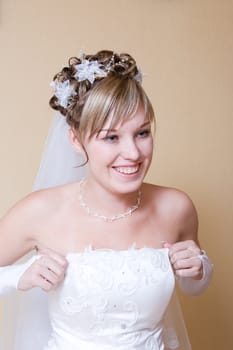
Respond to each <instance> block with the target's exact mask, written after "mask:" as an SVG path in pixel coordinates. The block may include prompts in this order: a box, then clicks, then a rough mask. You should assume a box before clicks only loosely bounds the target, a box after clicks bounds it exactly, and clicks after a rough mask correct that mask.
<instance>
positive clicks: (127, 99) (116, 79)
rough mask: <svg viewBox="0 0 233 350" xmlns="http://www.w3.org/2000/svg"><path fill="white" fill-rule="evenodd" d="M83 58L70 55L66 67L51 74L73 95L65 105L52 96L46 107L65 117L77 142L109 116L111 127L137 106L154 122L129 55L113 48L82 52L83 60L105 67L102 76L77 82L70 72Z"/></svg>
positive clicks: (97, 129)
mask: <svg viewBox="0 0 233 350" xmlns="http://www.w3.org/2000/svg"><path fill="white" fill-rule="evenodd" d="M82 60H83V57H82V59H80V58H76V57H72V58H70V59H69V67H64V68H63V69H62V71H61V72H59V73H58V74H56V75H55V77H54V81H55V82H64V81H67V80H68V81H69V84H70V86H71V87H72V88H73V91H74V94H73V95H72V96H70V99H69V105H68V106H67V108H64V107H63V106H61V104H60V103H59V99H58V98H57V96H56V95H54V96H53V97H52V98H51V99H50V106H51V107H52V108H53V109H56V110H59V111H60V112H61V114H63V115H64V116H65V117H66V120H67V123H68V124H69V125H70V126H71V127H72V128H73V130H74V131H75V132H76V133H77V135H78V136H79V139H80V141H82V139H83V138H84V136H85V135H86V134H87V133H88V134H89V137H92V136H93V135H94V134H96V133H98V131H99V130H101V129H102V128H103V126H104V124H105V123H106V121H107V120H108V118H109V117H110V116H111V127H113V128H114V126H116V124H118V123H119V122H123V121H124V120H126V119H128V118H130V117H132V116H133V115H134V114H135V113H136V112H137V110H138V108H139V107H141V108H142V109H143V110H144V112H145V114H146V116H148V119H149V121H151V122H154V111H153V107H152V105H151V102H150V100H149V98H148V96H147V94H146V93H145V91H144V89H143V87H142V86H141V83H140V81H139V77H140V72H139V70H138V68H137V65H136V62H135V60H134V58H133V57H132V56H130V55H129V54H125V53H124V54H119V55H117V54H116V53H114V52H113V51H107V50H104V51H99V52H98V53H97V54H95V55H86V56H85V60H88V61H89V62H92V61H97V62H98V64H99V65H100V66H101V67H102V68H103V69H106V76H105V77H103V76H98V75H97V76H95V79H94V82H93V83H90V81H89V80H83V81H79V80H77V79H76V78H75V77H74V75H75V73H77V65H79V64H81V63H82Z"/></svg>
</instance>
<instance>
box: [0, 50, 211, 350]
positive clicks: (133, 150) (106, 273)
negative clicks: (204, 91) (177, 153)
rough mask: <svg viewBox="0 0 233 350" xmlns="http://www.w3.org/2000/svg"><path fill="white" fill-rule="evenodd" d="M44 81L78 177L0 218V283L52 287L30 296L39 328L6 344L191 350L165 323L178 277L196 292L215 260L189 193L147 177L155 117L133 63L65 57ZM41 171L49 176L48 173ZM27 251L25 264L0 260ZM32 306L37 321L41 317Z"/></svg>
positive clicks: (108, 54)
mask: <svg viewBox="0 0 233 350" xmlns="http://www.w3.org/2000/svg"><path fill="white" fill-rule="evenodd" d="M51 86H52V88H53V89H54V95H53V97H52V98H51V100H50V105H51V106H52V108H54V109H55V110H58V111H59V112H60V116H59V123H60V120H62V121H63V124H64V125H65V127H64V129H63V130H64V138H65V137H67V136H68V134H69V140H70V143H71V145H72V146H73V149H74V150H75V151H76V152H77V153H78V152H79V153H82V154H83V156H84V157H85V158H86V159H85V160H86V167H87V174H86V176H85V179H84V180H82V181H75V182H70V181H67V182H68V183H67V184H65V185H64V184H63V185H59V186H55V187H51V188H47V189H43V190H39V191H35V192H34V193H31V194H30V195H28V196H27V197H26V198H24V199H23V200H22V201H20V202H19V203H17V204H16V205H15V206H14V207H13V208H12V209H11V210H10V211H9V212H8V214H7V215H6V216H5V217H4V218H2V220H1V223H0V231H1V235H0V247H4V249H3V248H2V249H0V250H1V251H0V265H1V266H2V267H1V270H0V273H2V276H3V277H4V276H5V279H3V278H2V279H1V281H2V285H0V290H1V287H2V290H3V289H4V288H5V290H6V288H7V287H9V286H11V287H12V286H13V287H14V286H15V287H16V288H17V289H19V290H21V291H23V292H25V293H26V291H28V290H31V289H33V288H34V287H39V288H40V289H42V290H44V291H46V292H49V293H48V298H47V297H46V298H45V297H44V296H43V299H42V303H40V304H39V299H38V295H37V296H34V295H33V297H32V304H33V305H34V307H35V306H36V307H38V306H39V305H40V312H39V314H41V310H44V311H45V315H44V318H43V320H42V319H40V322H39V326H38V325H37V326H36V327H35V326H33V322H29V323H27V324H26V327H25V323H24V322H20V323H19V329H18V330H19V332H18V336H17V338H16V344H15V348H14V349H16V350H29V349H30V350H31V349H32V348H33V349H35V350H42V349H44V350H68V349H72V350H78V349H80V348H82V349H83V350H98V349H101V350H114V349H121V350H133V349H137V350H145V349H150V350H164V349H165V346H166V348H167V349H179V350H189V349H190V344H189V341H188V338H187V337H186V331H185V328H184V327H183V323H182V320H181V323H180V324H181V327H180V329H181V331H180V332H177V330H176V328H174V322H173V323H172V324H171V323H170V320H171V319H172V318H171V307H170V305H171V300H173V298H172V295H173V293H174V282H175V277H177V279H178V281H179V283H180V287H181V288H182V290H183V291H184V292H186V293H188V294H199V293H201V292H202V291H203V290H204V289H205V288H207V286H208V284H209V281H210V277H211V273H212V266H211V263H210V262H209V260H208V258H207V256H206V254H205V253H204V251H202V250H201V248H200V246H199V242H198V238H197V214H196V210H195V208H194V206H193V204H192V201H191V200H190V199H189V197H188V196H187V195H186V194H185V193H183V192H181V191H179V190H176V189H173V188H167V187H162V186H158V185H153V184H149V183H145V182H144V178H145V176H146V174H147V171H148V169H149V166H150V164H151V159H152V154H153V135H152V133H151V125H152V124H153V122H154V112H153V108H152V105H151V103H150V101H149V98H148V97H147V95H146V93H145V91H144V90H143V88H142V86H141V75H140V72H139V70H138V68H137V65H136V62H135V60H134V59H133V58H132V56H130V55H129V54H117V53H115V52H113V51H106V50H105V51H100V52H98V53H97V54H95V55H82V57H81V58H76V57H73V58H71V59H70V60H69V63H68V66H67V67H64V68H63V69H62V70H61V71H60V72H59V73H57V74H56V75H55V77H54V79H53V82H52V84H51ZM63 116H64V117H65V118H63ZM67 124H68V125H69V130H67ZM53 151H54V154H55V153H57V152H58V149H57V148H56V147H55V149H53ZM68 152H69V151H68ZM66 156H68V154H67V155H65V156H64V160H65V159H66ZM70 170H71V169H69V168H68V167H67V168H65V169H63V171H64V172H65V173H67V172H68V173H69V172H70ZM43 171H44V172H45V178H46V174H48V175H49V176H51V172H53V171H54V169H52V167H51V164H48V168H46V167H43ZM53 185H58V183H55V182H54V184H53ZM42 187H43V186H42ZM16 233H17V234H16ZM35 247H36V250H37V253H38V254H37V255H36V256H35V257H33V259H32V260H30V261H29V262H27V263H26V264H25V265H18V266H17V267H16V268H15V266H7V265H10V264H11V263H13V262H14V261H15V260H16V259H18V258H19V257H21V256H23V255H24V254H26V253H27V252H29V251H32V250H34V248H35ZM4 266H5V267H4ZM6 273H7V275H6ZM6 276H7V277H6ZM12 280H13V283H12ZM39 294H40V293H39ZM26 295H27V294H26ZM40 297H41V295H40ZM40 300H41V299H40ZM47 302H48V306H47ZM27 303H29V298H26V303H25V304H24V305H25V306H24V308H23V313H21V316H23V317H24V316H25V310H26V309H27V310H29V307H28V306H26V305H27ZM47 308H48V309H47ZM48 310H49V315H48ZM169 310H170V312H169ZM30 313H31V315H32V319H34V320H35V315H38V312H37V311H35V310H34V312H33V310H31V309H30ZM178 315H180V314H179V310H178V309H176V315H175V316H178ZM36 317H37V316H36ZM37 321H38V320H37ZM168 321H169V323H167V322H168ZM22 327H23V328H24V329H22ZM25 331H26V332H25ZM36 337H37V338H38V339H39V341H38V342H36V344H35V339H36ZM36 346H37V348H36Z"/></svg>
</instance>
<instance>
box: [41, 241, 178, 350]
mask: <svg viewBox="0 0 233 350" xmlns="http://www.w3.org/2000/svg"><path fill="white" fill-rule="evenodd" d="M67 259H68V262H69V265H68V268H67V272H66V276H65V279H64V281H63V283H62V284H61V285H60V286H59V287H58V288H57V289H55V290H54V291H51V292H50V293H49V314H50V320H51V325H52V334H51V338H50V340H49V343H48V345H47V346H46V348H45V350H116V349H117V350H163V349H164V345H163V337H162V330H163V316H164V313H165V310H166V308H167V306H168V304H169V301H170V299H171V296H172V293H173V290H174V283H175V282H174V275H173V271H172V268H171V265H170V261H169V257H168V249H166V248H163V249H154V248H146V247H145V248H141V249H136V248H134V247H132V248H131V249H128V250H121V251H116V250H107V249H106V250H105V249H98V250H94V249H92V248H91V247H89V248H87V249H85V251H83V252H81V253H72V254H68V255H67Z"/></svg>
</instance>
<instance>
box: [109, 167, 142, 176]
mask: <svg viewBox="0 0 233 350" xmlns="http://www.w3.org/2000/svg"><path fill="white" fill-rule="evenodd" d="M114 169H115V170H116V171H117V172H118V173H120V174H125V175H131V174H136V173H137V172H138V170H139V164H137V165H135V166H119V167H114Z"/></svg>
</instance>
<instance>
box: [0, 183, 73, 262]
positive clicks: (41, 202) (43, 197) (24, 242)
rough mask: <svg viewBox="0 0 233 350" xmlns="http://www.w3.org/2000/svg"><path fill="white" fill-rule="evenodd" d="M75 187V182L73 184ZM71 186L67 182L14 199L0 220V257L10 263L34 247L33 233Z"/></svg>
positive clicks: (55, 210) (57, 207)
mask: <svg viewBox="0 0 233 350" xmlns="http://www.w3.org/2000/svg"><path fill="white" fill-rule="evenodd" d="M76 186H77V185H76ZM74 188H75V185H73V184H69V185H65V186H58V187H54V188H51V189H46V190H41V191H36V192H33V193H30V194H29V195H27V196H26V197H24V198H23V199H22V200H20V201H18V202H17V203H16V204H15V205H14V206H13V207H12V208H11V209H10V210H8V212H7V213H6V214H5V215H4V216H3V217H2V218H1V220H0V247H2V248H3V247H4V249H1V248H0V256H1V262H2V263H3V264H5V263H7V264H9V263H12V262H13V261H15V260H17V259H18V258H20V257H21V256H22V255H24V254H26V253H27V252H29V251H30V250H32V249H34V247H35V244H36V242H37V235H38V234H39V232H40V230H41V226H42V227H43V223H44V222H46V221H48V218H51V217H52V216H53V215H54V216H55V213H57V212H59V209H60V208H61V206H62V205H63V203H64V202H65V201H64V200H63V199H64V198H65V197H67V198H68V197H69V193H71V192H72V190H73V189H74Z"/></svg>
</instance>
